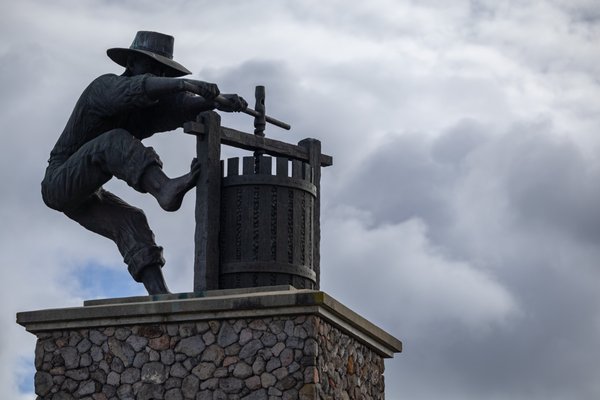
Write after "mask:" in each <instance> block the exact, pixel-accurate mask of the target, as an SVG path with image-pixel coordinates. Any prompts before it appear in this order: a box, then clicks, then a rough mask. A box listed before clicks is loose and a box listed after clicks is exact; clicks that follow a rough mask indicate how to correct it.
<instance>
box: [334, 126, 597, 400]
mask: <svg viewBox="0 0 600 400" xmlns="http://www.w3.org/2000/svg"><path fill="white" fill-rule="evenodd" d="M484 128H485V127H484V126H483V125H481V124H479V123H477V122H476V121H463V122H461V123H459V124H458V125H456V126H454V127H452V128H450V129H448V130H447V131H446V132H444V133H443V134H441V135H440V136H437V137H436V138H435V139H431V138H427V137H425V136H423V135H421V136H418V135H403V136H402V137H400V138H395V139H394V140H389V141H387V142H384V143H382V144H381V146H380V147H379V148H377V149H376V150H375V151H373V153H372V154H370V155H369V157H368V158H367V159H366V160H365V161H364V162H363V163H362V165H361V168H360V169H359V170H358V171H357V175H356V181H355V182H360V183H361V184H360V185H359V184H355V182H349V183H348V184H347V186H346V187H344V188H342V189H341V190H340V191H339V192H338V193H336V194H334V201H333V202H334V203H337V204H345V205H347V206H351V207H352V208H353V209H355V210H361V211H355V213H358V214H359V215H360V213H363V214H362V215H363V216H362V217H361V218H362V223H361V224H358V226H355V227H354V228H355V229H352V228H351V227H349V229H346V230H345V231H344V235H343V236H342V237H340V238H335V240H339V241H341V242H344V241H345V240H346V238H348V237H352V235H353V234H360V235H361V236H362V237H363V239H364V240H365V241H369V240H379V241H382V242H383V243H384V244H385V243H386V242H389V243H388V244H389V245H392V242H393V241H394V239H395V241H396V244H394V245H392V246H397V249H395V250H392V249H390V248H387V249H386V250H384V248H386V246H385V245H381V246H379V247H378V251H380V252H383V251H385V252H386V253H387V256H380V257H376V258H373V259H370V260H368V261H367V259H363V260H362V261H364V264H362V265H360V264H354V263H353V262H352V261H350V260H348V259H346V258H344V257H341V256H339V255H338V257H341V258H343V259H344V260H345V261H347V263H346V264H343V265H338V264H337V263H336V261H335V260H333V261H332V263H333V264H334V265H335V267H336V268H340V270H344V272H345V273H346V274H347V275H348V276H352V277H353V278H354V279H352V280H351V283H349V282H348V281H346V282H345V286H353V287H355V288H361V290H362V289H364V288H365V284H364V282H365V280H368V279H376V281H377V283H376V284H375V285H374V286H376V287H379V289H380V290H381V292H382V293H397V294H396V295H382V296H381V297H382V298H381V299H379V300H380V301H379V303H377V302H375V303H370V305H369V306H368V307H370V309H369V312H368V313H367V314H368V315H377V317H379V318H382V319H384V320H385V319H386V318H387V317H386V316H385V314H381V312H379V313H378V312H377V308H378V304H379V305H381V304H395V305H396V311H395V312H397V313H398V315H402V317H399V318H398V321H407V320H411V318H414V317H411V316H410V311H406V308H416V309H418V310H421V311H422V310H424V309H427V305H425V304H419V303H420V302H421V301H423V302H425V300H424V298H427V301H429V302H431V301H435V300H434V299H436V298H437V301H439V303H440V304H443V303H445V302H447V303H454V304H460V297H461V294H460V293H461V290H465V291H467V293H470V294H471V295H473V300H474V301H478V302H483V303H480V304H479V306H480V307H482V309H483V310H482V311H481V313H482V314H481V315H480V316H479V317H476V318H475V321H478V322H476V323H475V328H474V325H473V324H472V323H471V322H472V321H471V322H469V321H468V320H467V319H463V317H464V316H466V315H468V314H469V312H472V313H474V315H476V314H477V313H478V311H477V310H475V309H471V310H469V309H470V308H473V307H474V306H473V304H469V302H468V301H467V302H466V303H465V304H464V306H465V308H464V309H463V310H462V312H463V313H464V314H463V315H454V314H453V310H452V309H451V308H450V309H449V308H447V307H444V306H442V307H440V308H437V309H436V308H433V309H431V310H428V312H427V317H425V319H426V321H420V322H419V323H416V321H413V322H415V323H414V326H416V327H417V328H416V330H414V331H413V330H411V329H409V331H408V332H407V331H405V332H406V335H405V337H404V338H405V343H406V350H405V354H404V355H403V357H406V360H408V361H407V364H406V367H404V365H405V364H404V363H403V364H402V366H400V365H398V366H397V364H396V363H395V362H394V363H393V364H392V368H393V369H394V371H396V370H395V368H398V370H397V371H398V372H397V373H398V375H399V376H402V375H403V374H407V375H409V376H412V374H415V375H417V376H427V375H428V376H431V377H432V379H433V380H435V379H438V378H439V379H440V381H441V383H440V385H436V388H435V389H432V390H431V391H429V392H428V394H426V395H425V394H422V392H421V389H420V388H419V387H413V386H412V385H411V382H414V381H413V380H412V379H410V378H407V379H406V381H404V382H406V383H408V385H409V387H410V388H409V389H408V390H409V392H410V393H411V396H410V397H411V398H435V397H437V396H443V395H444V393H446V389H445V388H444V385H451V386H453V385H457V386H460V387H464V388H465V390H466V391H467V392H468V393H469V394H468V396H472V397H473V398H482V397H485V398H502V397H503V396H509V397H511V398H528V399H538V398H539V399H542V398H556V399H563V398H568V397H569V394H570V393H578V394H579V395H580V396H581V397H580V398H593V394H594V393H595V390H596V386H595V383H593V382H594V380H593V379H591V377H592V375H593V372H591V371H597V370H598V369H599V368H600V363H599V362H598V361H597V360H598V359H599V356H600V350H599V349H597V348H596V347H591V348H589V347H588V348H585V349H582V348H578V347H577V346H576V344H577V343H588V342H590V341H593V340H594V339H593V337H594V336H595V333H594V332H595V331H596V329H597V321H598V307H597V304H598V301H599V300H600V295H598V294H597V290H596V287H597V282H598V281H599V280H600V270H599V269H598V268H597V265H596V260H597V257H598V256H599V251H598V250H597V249H596V248H595V247H597V243H598V240H597V229H598V226H599V225H600V224H599V222H600V221H599V220H598V216H599V214H600V213H599V211H598V205H597V203H598V200H599V199H600V196H599V195H600V193H598V189H597V187H598V182H600V171H599V170H598V165H597V161H596V160H597V159H598V156H600V154H598V155H597V157H596V158H595V159H592V160H589V159H585V158H584V157H583V155H582V154H581V152H580V151H579V150H578V148H577V147H576V146H575V145H574V144H573V143H572V142H571V141H570V140H569V139H567V138H564V137H559V136H557V135H556V134H555V133H554V132H552V127H551V126H550V125H549V124H547V123H539V122H538V123H520V124H517V125H515V126H514V127H512V128H511V129H510V130H509V131H507V132H503V133H501V134H498V135H489V134H488V135H486V134H484V133H482V132H485V129H484ZM374 177H377V179H374ZM490 183H491V184H492V187H491V188H487V189H486V188H485V187H484V185H486V184H490ZM479 185H481V187H478V186H479ZM486 191H489V192H488V193H487V194H486ZM382 194H384V195H383V196H382ZM464 218H468V220H467V221H464V220H462V219H464ZM415 219H416V220H419V221H422V222H423V224H424V227H423V231H422V234H423V238H422V240H423V241H424V243H425V245H424V247H425V249H424V250H425V252H426V253H429V254H433V255H434V257H433V258H432V259H428V260H427V263H422V262H419V258H416V257H415V258H412V257H408V258H407V257H404V256H406V254H411V252H414V253H415V254H418V253H419V252H415V251H414V248H413V244H411V243H410V241H408V242H407V241H405V240H406V238H405V237H404V235H403V232H405V230H406V229H407V227H408V226H410V225H412V224H414V220H415ZM359 220H360V219H359ZM486 224H489V226H486ZM481 235H487V237H485V238H481V237H480V236H481ZM330 240H331V239H330ZM364 245H365V246H367V247H368V245H367V244H364ZM348 247H352V248H357V247H358V248H360V245H359V246H357V245H356V244H353V243H352V242H351V241H350V242H349V243H348ZM348 247H345V248H348ZM398 249H400V250H398ZM402 249H404V250H402ZM339 251H340V252H341V253H343V252H344V250H341V249H340V250H339ZM374 253H375V250H373V251H367V250H365V251H364V254H370V255H373V254H374ZM398 253H402V254H403V255H404V256H401V255H400V254H398ZM394 255H395V256H394ZM353 258H356V254H354V253H353ZM574 260H577V262H574ZM435 263H441V265H442V271H443V272H442V273H443V274H447V275H445V276H446V279H445V280H444V284H443V285H444V289H443V291H441V292H431V291H428V292H427V293H416V292H415V291H414V287H415V282H414V281H411V280H410V279H408V280H407V278H406V277H405V276H404V274H405V270H407V269H408V270H412V271H411V274H418V273H419V272H417V271H416V270H417V269H420V268H426V269H427V268H430V267H431V265H432V264H435ZM425 264H428V265H425ZM367 269H368V270H369V272H368V273H367V272H366V271H365V270H367ZM457 273H462V274H464V277H470V278H471V279H472V280H471V281H469V280H468V279H461V282H460V283H459V282H457V281H454V280H453V279H451V277H452V276H453V275H454V274H457ZM378 274H382V275H383V277H382V278H380V279H379V278H373V276H377V275H378ZM413 276H414V275H413ZM369 277H370V278H369ZM428 279H429V281H430V282H429V285H428V286H429V287H428V286H425V288H428V289H435V272H434V271H429V272H428ZM473 284H475V285H479V287H478V288H477V287H474V286H473ZM482 285H486V286H487V288H486V291H487V295H489V294H490V293H492V290H495V291H497V295H498V297H497V298H496V301H497V300H498V299H501V300H502V301H504V302H505V305H504V307H500V308H498V307H492V305H494V304H495V303H492V302H490V303H489V304H488V305H490V307H489V308H486V307H485V305H484V304H485V303H484V302H485V300H484V299H485V298H486V294H484V293H479V294H477V295H475V291H477V290H481V289H482V288H484V287H485V286H482ZM334 286H335V285H334ZM370 286H371V285H367V287H370ZM336 289H338V288H337V287H336ZM444 291H445V293H444ZM463 295H464V294H463ZM466 296H467V297H468V296H469V295H466ZM411 297H412V298H411ZM476 298H477V300H475V299H476ZM444 299H445V300H444ZM415 303H416V304H417V305H415ZM498 304H502V303H498ZM496 306H497V304H496ZM371 308H372V309H371ZM484 314H487V316H486V317H485V318H482V316H483V315H484ZM486 321H487V322H486ZM494 321H495V322H494ZM490 322H491V323H492V324H493V325H495V328H494V329H483V328H482V326H486V324H488V323H490ZM423 324H424V325H425V327H423ZM480 324H483V325H480ZM409 325H410V324H409ZM573 346H575V348H573ZM549 349H552V350H551V351H549ZM457 363H458V364H460V368H456V365H457ZM408 365H410V366H411V367H410V368H409V367H408ZM388 372H389V369H388ZM419 382H420V383H422V382H421V381H419ZM388 384H390V383H388ZM391 385H392V386H393V387H396V386H395V383H394V382H391ZM542 387H545V390H542V389H541V388H542ZM467 388H468V389H467ZM395 390H398V391H401V390H402V388H401V386H400V384H398V386H397V388H396V389H395ZM435 393H437V394H435ZM496 396H497V397H496Z"/></svg>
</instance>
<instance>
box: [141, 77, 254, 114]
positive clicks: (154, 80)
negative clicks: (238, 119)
mask: <svg viewBox="0 0 600 400" xmlns="http://www.w3.org/2000/svg"><path fill="white" fill-rule="evenodd" d="M145 90H146V94H147V95H148V97H150V98H152V99H158V98H159V97H161V96H163V95H166V94H173V93H178V92H190V93H194V94H197V95H199V96H201V97H192V96H186V97H185V101H184V104H183V107H184V108H185V109H186V111H189V112H192V113H195V114H197V113H200V112H202V111H208V110H214V109H215V108H217V109H218V110H221V111H226V112H238V111H243V110H245V109H246V107H248V103H246V101H245V100H244V99H243V98H241V97H240V96H238V95H236V94H225V95H223V97H225V98H226V99H227V100H229V104H227V105H223V104H218V103H216V102H214V101H213V99H214V98H215V97H217V96H218V95H219V93H220V91H219V87H218V86H217V85H216V84H214V83H208V82H203V81H197V80H193V79H173V78H160V77H154V76H151V77H148V78H147V79H146V83H145Z"/></svg>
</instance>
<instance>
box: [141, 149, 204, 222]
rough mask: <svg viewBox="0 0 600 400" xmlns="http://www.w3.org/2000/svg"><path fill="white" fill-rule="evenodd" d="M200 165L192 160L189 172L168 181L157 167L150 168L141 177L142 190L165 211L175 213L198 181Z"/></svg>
mask: <svg viewBox="0 0 600 400" xmlns="http://www.w3.org/2000/svg"><path fill="white" fill-rule="evenodd" d="M199 173H200V163H199V162H198V161H197V160H196V159H194V161H193V162H192V165H191V168H190V172H188V173H187V174H185V175H182V176H180V177H178V178H173V179H170V178H169V177H167V176H166V175H165V173H164V172H163V171H162V169H161V168H160V167H159V166H152V167H150V168H149V169H148V170H147V171H146V173H145V174H144V175H143V177H142V179H143V183H144V188H145V189H146V190H147V191H148V192H150V193H151V194H152V195H153V196H154V197H155V198H156V200H157V201H158V204H159V205H160V206H161V207H162V209H163V210H165V211H177V210H179V208H180V207H181V203H182V202H183V197H184V196H185V194H186V193H187V192H188V191H189V190H190V189H191V188H193V187H194V186H196V183H197V181H198V174H199Z"/></svg>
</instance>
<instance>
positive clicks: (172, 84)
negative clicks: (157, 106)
mask: <svg viewBox="0 0 600 400" xmlns="http://www.w3.org/2000/svg"><path fill="white" fill-rule="evenodd" d="M144 89H145V91H146V94H147V95H148V97H150V98H152V99H158V98H159V97H161V96H163V95H165V94H173V93H179V92H191V93H194V94H197V95H199V96H202V97H204V98H205V99H206V100H212V99H214V98H215V97H217V96H218V95H219V93H220V92H219V87H218V86H217V85H216V84H214V83H208V82H203V81H197V80H193V79H173V78H162V77H158V76H148V77H147V78H146V80H145V83H144Z"/></svg>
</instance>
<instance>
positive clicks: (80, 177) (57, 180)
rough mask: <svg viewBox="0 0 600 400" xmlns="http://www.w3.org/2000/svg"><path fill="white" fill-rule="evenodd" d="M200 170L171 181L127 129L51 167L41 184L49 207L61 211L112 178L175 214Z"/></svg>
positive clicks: (154, 156)
mask: <svg viewBox="0 0 600 400" xmlns="http://www.w3.org/2000/svg"><path fill="white" fill-rule="evenodd" d="M199 172H200V166H199V164H198V163H197V162H194V163H192V166H191V169H190V172H188V173H187V174H184V175H182V176H180V177H178V178H174V179H171V178H169V177H167V176H166V175H165V173H164V172H163V170H162V163H161V161H160V158H159V157H158V154H156V152H155V151H154V149H152V148H151V147H145V146H144V145H143V144H142V143H141V142H140V141H139V140H138V139H136V138H135V137H133V136H132V135H131V134H130V133H129V132H127V131H126V130H124V129H113V130H112V131H108V132H106V133H103V134H102V135H100V136H98V137H97V138H95V139H93V140H90V141H89V142H87V143H86V144H84V145H83V146H81V147H80V148H79V150H77V151H76V152H75V153H74V154H72V155H71V156H70V157H69V159H67V160H66V161H65V162H64V163H63V164H61V165H59V166H57V167H56V168H52V167H49V169H48V170H47V172H46V176H45V178H44V181H43V182H42V195H43V197H44V201H45V202H46V204H47V205H48V206H49V207H51V208H54V209H56V210H59V211H63V210H65V209H67V208H72V207H73V206H76V205H78V204H79V203H80V202H82V201H84V200H85V199H86V198H87V197H88V196H90V195H91V194H92V193H94V192H95V191H96V190H97V189H98V188H99V187H101V186H102V185H103V184H104V183H106V182H108V181H109V180H110V178H112V177H113V176H115V177H117V178H119V179H121V180H124V181H125V182H127V184H128V185H129V186H131V187H133V188H134V189H135V190H137V191H139V192H142V193H150V194H151V195H152V196H154V197H155V198H156V200H157V201H158V203H159V204H160V206H161V207H162V208H163V209H165V210H167V211H175V210H177V209H179V207H180V206H181V202H182V200H183V197H184V195H185V194H186V193H187V192H188V191H189V190H190V189H191V188H192V187H194V186H195V185H196V181H197V179H198V174H199Z"/></svg>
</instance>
